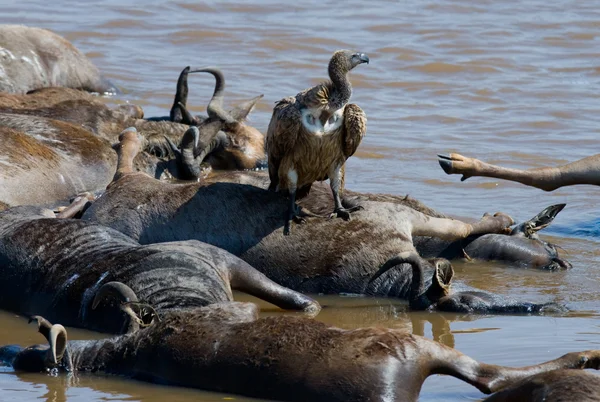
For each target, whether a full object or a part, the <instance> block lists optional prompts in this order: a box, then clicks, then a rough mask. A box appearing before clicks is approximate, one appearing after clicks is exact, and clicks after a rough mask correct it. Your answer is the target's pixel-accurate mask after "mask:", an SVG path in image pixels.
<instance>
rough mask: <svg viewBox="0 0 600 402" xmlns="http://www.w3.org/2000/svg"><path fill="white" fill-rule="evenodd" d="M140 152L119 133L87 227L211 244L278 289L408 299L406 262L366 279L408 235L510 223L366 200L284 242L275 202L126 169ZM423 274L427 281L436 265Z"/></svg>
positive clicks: (465, 232) (282, 207)
mask: <svg viewBox="0 0 600 402" xmlns="http://www.w3.org/2000/svg"><path fill="white" fill-rule="evenodd" d="M140 147H141V142H140V139H139V137H138V136H137V135H136V133H135V132H133V131H125V132H123V133H122V138H121V145H120V147H119V149H118V153H119V167H118V169H117V172H118V173H117V175H116V176H115V181H113V182H112V183H111V184H110V186H109V187H108V189H107V191H106V193H105V194H104V195H103V196H102V197H100V198H99V199H98V200H97V201H96V202H95V203H94V204H92V206H91V207H90V208H89V209H88V210H87V211H86V213H85V214H84V217H83V218H84V219H87V220H94V221H97V222H100V223H102V224H106V225H107V226H110V227H112V228H114V229H117V230H119V231H121V232H122V233H126V234H127V235H129V236H132V237H133V238H135V239H136V240H138V241H140V242H141V243H143V244H149V243H156V242H163V241H172V240H184V239H197V240H201V241H204V242H207V243H209V244H213V245H216V246H217V247H221V248H224V249H225V250H227V251H229V252H232V253H233V254H235V255H238V256H240V257H241V258H242V259H244V260H246V261H252V265H253V266H255V267H256V268H257V269H259V270H260V271H261V272H263V273H265V274H266V275H267V276H268V277H270V278H271V279H273V280H274V281H275V282H277V283H280V284H283V285H284V286H287V287H290V288H292V289H295V290H298V291H302V292H307V293H328V294H332V293H333V294H336V293H341V292H345V293H362V294H372V295H381V296H389V297H399V298H405V299H406V298H408V297H409V294H410V292H411V282H412V271H411V267H410V265H409V264H404V263H402V264H400V265H401V267H397V269H394V270H392V271H390V273H388V274H386V277H385V280H379V281H371V282H369V278H370V277H371V276H372V275H373V274H374V273H375V272H376V271H377V270H378V269H379V267H381V266H382V265H383V264H385V263H386V261H387V262H389V261H395V258H396V257H397V256H398V255H399V254H400V253H402V252H406V251H415V249H414V246H413V243H412V238H413V236H415V235H430V236H437V237H441V238H444V239H446V240H455V239H461V238H465V237H467V236H469V235H475V234H484V233H490V232H501V231H503V230H505V229H506V228H507V227H508V226H509V225H510V224H512V219H510V217H508V216H506V215H504V214H496V215H495V216H491V215H486V216H484V217H483V218H482V219H481V220H480V221H478V222H476V223H474V224H467V223H464V222H461V221H459V220H454V219H448V218H436V217H431V216H427V215H425V214H423V213H420V212H418V211H417V210H415V209H413V208H410V207H407V206H405V205H401V204H399V203H393V202H381V201H378V202H372V201H368V200H367V201H365V202H364V203H363V205H364V207H365V209H364V210H363V211H359V212H357V215H356V219H353V220H351V221H349V222H346V221H342V220H329V219H318V218H315V220H314V221H313V222H311V224H310V225H298V227H297V229H296V233H295V235H294V236H293V237H294V239H293V240H290V237H286V236H283V234H282V233H280V231H279V230H278V229H279V228H281V225H282V224H283V223H282V222H283V221H282V220H281V217H282V216H285V213H286V211H287V206H288V204H287V200H286V199H285V198H284V197H282V196H281V195H280V194H277V193H273V192H269V191H266V190H263V189H261V188H257V187H255V186H251V185H242V184H237V183H225V182H218V183H213V184H204V183H189V184H171V183H164V182H160V181H158V180H155V179H153V178H151V177H149V176H148V175H145V174H143V173H139V172H134V171H133V167H132V165H131V160H132V159H133V158H134V156H135V155H136V153H137V152H139V149H140ZM308 199H311V197H310V196H309V197H308ZM315 204H316V205H320V206H321V208H323V206H325V204H326V203H324V202H321V201H320V200H319V199H316V200H315ZM309 208H313V206H312V205H309ZM315 208H318V207H315ZM424 269H425V273H424V276H425V278H426V279H425V281H427V282H429V281H430V278H432V277H433V273H434V271H435V270H434V267H433V266H431V265H428V266H427V267H425V268H424ZM382 279H383V278H382ZM427 287H428V286H427ZM527 305H529V304H528V303H527ZM536 311H537V310H536V309H533V310H532V312H536Z"/></svg>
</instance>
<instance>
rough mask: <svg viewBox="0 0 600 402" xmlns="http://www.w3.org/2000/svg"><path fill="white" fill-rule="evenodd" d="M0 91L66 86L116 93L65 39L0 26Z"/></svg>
mask: <svg viewBox="0 0 600 402" xmlns="http://www.w3.org/2000/svg"><path fill="white" fill-rule="evenodd" d="M0 47H1V48H3V53H4V55H3V57H2V60H1V61H0V66H1V67H2V70H3V71H4V74H3V75H2V77H0V91H2V92H9V93H22V94H23V93H27V92H29V91H31V90H35V89H39V88H45V87H69V88H76V89H83V90H86V91H90V92H98V93H105V92H110V93H115V92H116V91H117V89H116V87H114V86H113V85H112V84H111V83H110V82H108V81H107V80H106V79H104V78H103V77H102V76H101V75H100V73H99V71H98V68H96V66H94V64H93V63H92V62H91V61H90V60H89V59H88V58H87V57H85V56H84V55H83V54H82V53H81V52H80V51H79V50H77V48H75V46H73V45H72V44H71V43H70V42H69V41H67V40H66V39H65V38H63V37H61V36H59V35H57V34H55V33H54V32H51V31H48V30H46V29H40V28H33V27H26V26H22V25H1V26H0Z"/></svg>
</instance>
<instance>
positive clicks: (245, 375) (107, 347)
mask: <svg viewBox="0 0 600 402" xmlns="http://www.w3.org/2000/svg"><path fill="white" fill-rule="evenodd" d="M65 337H66V333H65ZM45 350H47V349H44V348H43V347H42V346H41V345H38V346H35V347H31V348H27V349H24V350H22V351H20V352H18V351H17V352H15V351H14V349H12V351H9V352H8V353H12V354H15V353H16V356H15V357H13V358H12V359H11V361H12V362H14V363H18V362H19V361H24V360H26V359H19V357H25V356H29V357H30V359H29V362H35V361H34V359H33V358H37V359H38V366H39V368H37V369H38V370H43V369H44V368H49V367H51V366H53V364H51V363H49V362H48V361H47V360H44V358H45V356H46V354H45ZM59 352H60V353H59V356H58V357H59V360H60V361H59V364H58V366H59V367H69V368H70V369H73V370H79V371H92V372H94V371H104V372H108V373H113V374H119V375H125V376H129V377H133V378H138V379H143V380H149V381H154V382H159V383H162V384H171V385H182V386H188V387H195V388H201V389H207V390H214V391H221V392H230V393H236V394H242V395H247V396H252V397H258V398H269V399H277V400H285V401H309V400H310V401H361V402H362V401H382V400H394V401H406V402H412V401H416V400H417V399H418V396H419V392H420V390H421V387H422V384H423V382H424V381H425V379H426V378H427V377H428V376H430V375H432V374H447V375H452V376H454V377H456V378H459V379H461V380H463V381H465V382H468V383H469V384H471V385H473V386H475V387H477V388H478V389H479V390H481V391H482V392H484V393H492V392H496V391H498V390H501V389H503V388H506V387H508V386H511V385H512V384H515V383H516V382H518V381H520V380H522V379H523V378H527V377H529V376H531V375H532V374H535V373H542V372H548V371H551V370H556V369H583V368H594V369H598V367H599V366H600V351H596V350H592V351H585V352H573V353H569V354H566V355H564V356H562V357H560V358H558V359H555V360H552V361H548V362H545V363H541V364H538V365H533V366H529V367H522V368H509V367H503V366H495V365H490V364H485V363H479V362H477V361H475V360H473V359H471V358H470V357H468V356H466V355H464V354H462V353H460V352H459V351H457V350H455V349H452V348H449V347H447V346H445V345H442V344H440V343H438V342H435V341H432V340H429V339H426V338H423V337H420V336H416V335H411V334H409V333H407V332H404V331H401V330H394V329H388V328H361V329H354V330H343V329H340V328H336V327H330V326H327V325H326V324H324V323H321V322H318V321H314V320H310V319H306V318H300V317H290V316H279V317H267V318H258V310H257V307H256V306H255V305H253V304H251V303H235V302H234V303H221V304H212V305H210V306H207V307H202V308H198V309H194V310H185V311H169V312H166V313H165V314H162V316H161V317H160V321H156V320H155V321H154V323H153V324H152V325H150V326H148V327H145V328H142V329H140V330H138V331H136V332H134V333H132V334H130V335H126V336H120V337H115V338H111V339H104V340H97V341H76V342H73V341H71V342H69V343H68V345H67V350H64V349H61V350H60V351H59ZM5 354H6V352H5V351H4V350H1V351H0V355H2V356H3V358H4V359H7V358H8V359H10V356H4V355H5ZM35 368H36V366H35V365H33V364H30V365H28V366H25V367H22V368H21V367H19V366H18V364H15V369H17V370H18V369H28V370H33V369H35Z"/></svg>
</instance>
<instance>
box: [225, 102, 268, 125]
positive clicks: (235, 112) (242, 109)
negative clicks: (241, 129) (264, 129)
mask: <svg viewBox="0 0 600 402" xmlns="http://www.w3.org/2000/svg"><path fill="white" fill-rule="evenodd" d="M263 96H264V95H258V96H255V97H254V98H252V99H250V100H249V101H246V102H243V103H240V104H239V105H237V106H236V107H234V108H233V109H231V110H230V111H229V114H230V115H231V117H233V119H234V120H236V121H238V122H240V121H242V120H245V119H246V118H247V117H248V115H249V114H250V112H252V110H254V107H255V106H256V103H257V102H258V101H259V100H261V99H262V98H263Z"/></svg>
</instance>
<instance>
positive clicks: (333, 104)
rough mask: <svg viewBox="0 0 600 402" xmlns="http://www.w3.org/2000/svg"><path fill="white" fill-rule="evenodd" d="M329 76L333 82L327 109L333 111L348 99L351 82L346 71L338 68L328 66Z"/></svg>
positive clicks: (350, 92) (344, 104)
mask: <svg viewBox="0 0 600 402" xmlns="http://www.w3.org/2000/svg"><path fill="white" fill-rule="evenodd" d="M329 78H330V79H331V83H332V84H333V91H331V94H330V95H329V109H330V110H331V111H332V112H333V111H335V110H338V109H341V108H343V107H344V106H346V104H347V103H348V102H349V101H350V97H351V96H352V84H350V80H349V79H348V71H345V70H344V71H342V70H340V69H338V68H332V67H331V66H330V68H329Z"/></svg>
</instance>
